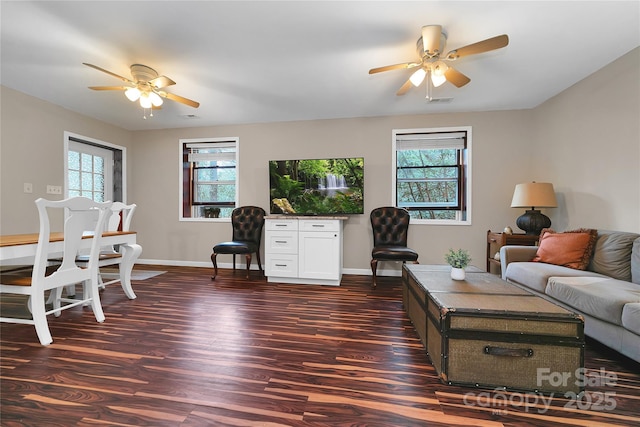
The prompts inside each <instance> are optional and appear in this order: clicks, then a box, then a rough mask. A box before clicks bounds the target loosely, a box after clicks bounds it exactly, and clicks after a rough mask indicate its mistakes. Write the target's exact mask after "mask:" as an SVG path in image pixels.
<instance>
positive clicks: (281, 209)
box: [269, 157, 364, 215]
mask: <svg viewBox="0 0 640 427" xmlns="http://www.w3.org/2000/svg"><path fill="white" fill-rule="evenodd" d="M269 191H270V196H271V197H270V200H271V213H272V214H293V215H334V214H362V213H364V197H363V195H364V158H363V157H349V158H330V159H298V160H270V161H269Z"/></svg>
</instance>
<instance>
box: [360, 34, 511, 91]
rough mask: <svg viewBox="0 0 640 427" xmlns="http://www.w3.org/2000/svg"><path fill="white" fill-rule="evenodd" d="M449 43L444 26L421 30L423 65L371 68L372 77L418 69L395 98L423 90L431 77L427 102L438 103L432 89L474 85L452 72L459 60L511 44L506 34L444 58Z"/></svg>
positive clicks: (418, 51)
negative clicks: (419, 89)
mask: <svg viewBox="0 0 640 427" xmlns="http://www.w3.org/2000/svg"><path fill="white" fill-rule="evenodd" d="M446 42H447V35H446V34H445V33H444V32H443V31H442V26H441V25H425V26H424V27H422V36H421V37H420V38H419V39H418V42H417V43H416V50H417V53H418V56H419V58H420V61H418V62H404V63H402V64H394V65H386V66H384V67H378V68H372V69H371V70H369V74H376V73H381V72H384V71H391V70H399V69H413V68H417V70H416V71H414V72H413V74H411V76H410V77H409V79H407V81H406V82H405V83H404V84H403V85H402V87H400V89H399V90H398V92H397V93H396V95H399V96H401V95H404V94H405V93H407V91H408V90H409V89H411V87H412V86H416V87H417V86H420V84H422V82H423V81H424V80H425V77H428V78H429V82H428V83H427V99H428V100H429V101H430V102H431V101H437V100H438V98H433V97H432V96H431V92H430V88H431V85H433V86H434V87H439V86H441V85H442V84H444V83H445V82H450V83H451V84H453V85H454V86H456V87H459V88H460V87H462V86H464V85H466V84H467V83H469V82H470V81H471V79H470V78H469V77H467V76H466V75H464V74H463V73H461V72H460V71H458V70H456V69H455V68H453V67H452V66H451V64H450V62H453V61H456V60H457V59H459V58H463V57H465V56H469V55H476V54H479V53H484V52H489V51H491V50H495V49H500V48H503V47H505V46H507V45H508V44H509V37H508V36H507V35H506V34H503V35H500V36H496V37H492V38H489V39H486V40H482V41H479V42H477V43H473V44H470V45H467V46H464V47H460V48H457V49H454V50H451V51H449V52H448V53H447V54H446V55H443V54H442V53H443V52H444V47H445V44H446Z"/></svg>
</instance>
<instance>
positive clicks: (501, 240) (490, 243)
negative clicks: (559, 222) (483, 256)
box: [487, 230, 539, 275]
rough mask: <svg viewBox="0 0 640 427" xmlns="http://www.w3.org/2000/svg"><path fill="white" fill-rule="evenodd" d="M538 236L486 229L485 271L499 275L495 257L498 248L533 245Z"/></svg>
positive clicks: (536, 241) (497, 262)
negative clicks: (495, 231)
mask: <svg viewBox="0 0 640 427" xmlns="http://www.w3.org/2000/svg"><path fill="white" fill-rule="evenodd" d="M538 238H539V236H532V235H530V234H524V233H522V234H520V233H517V234H516V233H514V234H505V233H494V232H492V231H491V230H489V231H487V271H488V272H489V273H492V274H498V275H500V274H501V273H502V272H501V267H500V260H499V259H495V254H496V252H500V248H501V247H503V246H505V245H520V246H535V245H536V244H537V243H538Z"/></svg>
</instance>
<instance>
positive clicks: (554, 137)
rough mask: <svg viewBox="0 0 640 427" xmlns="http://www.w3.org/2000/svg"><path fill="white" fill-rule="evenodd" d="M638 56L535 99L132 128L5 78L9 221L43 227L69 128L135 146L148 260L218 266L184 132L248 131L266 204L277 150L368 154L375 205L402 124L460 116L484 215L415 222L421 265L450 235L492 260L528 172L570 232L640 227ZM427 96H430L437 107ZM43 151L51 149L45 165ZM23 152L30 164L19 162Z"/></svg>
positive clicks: (363, 250)
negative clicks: (41, 214) (448, 108)
mask: <svg viewBox="0 0 640 427" xmlns="http://www.w3.org/2000/svg"><path fill="white" fill-rule="evenodd" d="M638 62H639V61H638V49H636V51H634V52H632V53H630V54H628V55H627V56H625V57H623V58H622V59H620V60H619V61H617V62H616V63H614V64H611V65H610V66H608V67H606V68H605V69H603V70H601V71H600V72H598V73H596V74H595V75H593V76H590V77H589V78H587V79H585V80H584V81H582V82H580V83H578V84H577V85H575V86H574V87H572V88H570V89H568V90H567V91H565V92H563V93H561V94H560V95H558V96H557V97H555V98H553V99H552V100H549V101H548V102H546V103H545V104H543V105H542V106H540V107H538V108H536V109H534V110H521V111H503V112H478V113H464V114H424V115H415V116H397V117H376V118H354V119H342V120H316V121H304V122H286V123H265V124H252V125H239V126H216V127H202V128H184V129H169V130H160V131H140V132H127V131H123V130H120V129H117V128H114V127H112V126H109V125H106V124H104V123H101V122H97V121H95V120H93V119H89V118H86V117H82V116H80V115H77V114H75V113H71V112H69V111H66V110H64V109H61V108H60V107H57V106H53V105H51V104H48V103H46V102H43V101H39V100H37V99H34V98H31V97H28V96H26V95H23V94H20V93H17V92H15V91H12V90H10V89H7V88H2V146H1V151H0V155H1V162H2V163H1V165H2V171H1V175H0V177H1V179H2V187H1V188H2V205H1V206H0V208H1V210H0V214H1V215H2V223H1V224H2V232H3V233H20V232H27V231H33V230H35V229H36V227H37V219H36V215H35V208H34V207H33V200H34V199H35V198H36V197H39V196H45V195H44V194H43V193H44V188H45V186H46V184H58V185H62V179H63V171H62V132H63V131H65V130H67V131H70V132H74V133H78V134H82V135H84V136H88V137H91V138H96V139H100V140H103V141H106V142H110V143H114V144H119V145H124V146H127V147H128V149H129V159H128V160H129V168H128V170H129V175H128V176H129V182H128V185H129V195H128V200H129V201H130V202H135V203H137V204H138V206H139V208H138V211H137V213H136V217H135V218H134V221H133V227H134V228H135V229H136V230H137V231H138V233H139V242H140V243H141V244H142V246H143V248H144V249H143V254H142V257H141V258H142V259H143V260H147V261H149V262H152V261H155V260H158V261H160V262H167V263H171V264H178V265H180V264H191V265H209V262H210V261H209V256H210V254H211V247H212V245H213V244H215V243H216V242H218V241H221V240H226V239H228V238H229V237H230V228H229V225H228V223H202V222H180V221H178V204H179V193H178V192H179V182H178V174H179V161H178V153H179V142H178V141H179V139H181V138H205V137H230V136H231V137H239V138H240V168H241V176H240V178H239V180H240V181H239V183H240V203H241V204H256V205H258V206H262V207H264V208H265V209H267V208H268V206H269V200H268V167H267V160H269V159H276V158H295V157H308V158H312V157H327V156H364V157H365V211H367V212H368V211H370V210H371V209H373V208H374V207H376V206H381V205H387V204H389V203H391V200H390V199H391V164H390V158H391V135H392V130H393V129H405V128H429V127H450V126H471V127H472V128H473V131H472V132H473V177H472V179H473V201H472V203H473V205H472V208H473V216H472V225H470V226H433V225H418V224H415V225H412V227H411V230H410V233H409V244H410V245H411V246H412V247H414V248H415V249H416V250H417V251H418V252H419V253H420V261H421V262H422V263H442V262H443V259H442V257H443V254H444V252H445V251H446V250H447V249H448V248H449V247H463V248H468V249H469V250H470V251H471V254H472V257H473V258H474V264H476V265H478V266H480V267H484V264H485V262H484V254H485V236H486V231H487V230H488V229H492V230H501V229H502V228H504V227H505V226H507V225H510V226H511V227H512V228H514V230H517V227H516V226H515V219H516V218H517V216H519V215H520V214H521V212H520V210H519V209H511V208H510V207H509V204H510V201H511V196H512V193H513V188H514V186H515V184H517V183H519V182H526V181H530V180H537V181H551V182H553V183H554V185H555V186H556V191H557V192H558V193H559V194H558V196H559V199H560V203H561V206H560V207H559V208H558V209H548V210H547V211H546V213H547V214H548V215H549V216H551V218H552V220H553V222H554V224H553V225H554V227H556V228H557V229H559V230H563V229H565V228H567V227H570V226H571V227H573V226H576V227H577V226H584V227H601V228H611V229H620V230H629V231H640V224H639V221H640V220H639V218H640V198H639V191H640V190H639V189H638V187H639V186H638V183H639V182H640V179H639V175H638V173H639V172H638V164H639V159H640V153H639V145H640V144H639V141H640V131H639V129H638V119H637V118H638V117H639V116H640V107H639V105H638V104H639V102H640V96H639V95H638V81H637V76H638V75H639V73H640V64H639V63H638ZM611 73H614V74H615V77H614V78H610V75H611ZM634 76H635V78H636V80H635V81H634V80H633V77H634ZM601 85H604V87H602V88H601ZM634 85H635V86H634ZM454 102H455V101H454ZM428 108H429V106H428V104H425V111H428ZM34 123H38V125H37V126H34ZM603 141H606V142H603ZM34 153H42V155H41V156H39V155H38V157H36V159H37V160H35V164H34V160H33V159H32V158H31V157H33V155H34ZM28 156H31V157H28ZM25 157H27V158H29V159H30V160H29V162H28V163H27V162H21V161H17V160H16V159H20V158H25ZM52 159H53V160H52ZM603 160H604V161H603ZM23 169H25V170H24V171H23ZM23 182H33V184H34V189H35V188H38V189H39V193H38V194H36V193H34V194H33V195H26V194H24V193H22V183H23ZM625 184H627V185H626V186H627V187H631V188H632V189H633V190H632V191H633V193H632V194H629V193H628V190H625V189H624V188H625ZM603 206H606V209H603V208H602V207H603ZM370 234H371V231H370V226H369V222H368V216H367V215H366V214H365V215H357V216H352V217H350V219H349V220H348V221H347V222H346V224H345V256H344V267H345V269H346V272H362V273H366V272H368V271H369V260H370V258H369V255H370V249H371V236H370ZM229 261H230V258H229V259H228V260H227V259H223V260H222V262H223V263H227V262H229ZM382 268H384V269H388V268H395V266H390V265H386V264H383V266H382Z"/></svg>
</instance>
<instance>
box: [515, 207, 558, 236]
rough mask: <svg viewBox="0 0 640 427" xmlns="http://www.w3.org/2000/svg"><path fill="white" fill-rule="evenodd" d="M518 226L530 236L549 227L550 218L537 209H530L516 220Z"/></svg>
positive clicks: (537, 234)
mask: <svg viewBox="0 0 640 427" xmlns="http://www.w3.org/2000/svg"><path fill="white" fill-rule="evenodd" d="M516 225H517V226H518V228H520V229H521V230H523V231H524V232H525V233H527V234H529V235H532V236H539V235H540V232H541V231H542V229H543V228H549V227H551V220H550V219H549V217H548V216H546V215H544V214H543V213H541V212H540V211H539V210H538V209H531V210H528V211H526V212H525V213H524V214H522V215H520V216H519V217H518V219H517V220H516Z"/></svg>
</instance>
